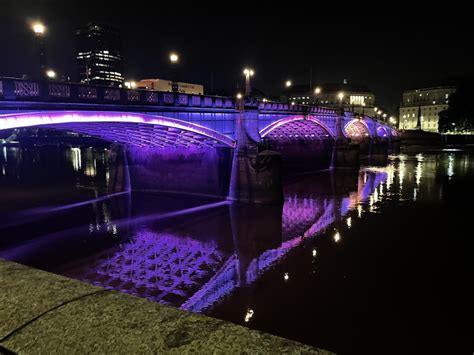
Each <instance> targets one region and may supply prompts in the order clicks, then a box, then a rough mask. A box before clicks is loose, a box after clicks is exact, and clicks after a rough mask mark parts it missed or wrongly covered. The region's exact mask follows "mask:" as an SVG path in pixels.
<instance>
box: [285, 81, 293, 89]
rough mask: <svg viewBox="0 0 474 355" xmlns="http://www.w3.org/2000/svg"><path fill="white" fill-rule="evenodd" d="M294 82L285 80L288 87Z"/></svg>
mask: <svg viewBox="0 0 474 355" xmlns="http://www.w3.org/2000/svg"><path fill="white" fill-rule="evenodd" d="M292 84H293V83H292V82H291V80H287V81H286V82H285V86H286V87H287V88H289V87H290V86H291V85H292Z"/></svg>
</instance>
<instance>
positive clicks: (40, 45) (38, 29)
mask: <svg viewBox="0 0 474 355" xmlns="http://www.w3.org/2000/svg"><path fill="white" fill-rule="evenodd" d="M31 29H32V30H33V32H34V34H35V37H36V46H37V51H38V54H39V72H37V75H38V77H39V78H44V75H45V74H47V73H46V47H45V44H44V33H45V32H46V27H45V26H44V25H43V24H42V23H41V22H35V23H33V24H32V26H31Z"/></svg>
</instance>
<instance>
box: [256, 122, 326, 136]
mask: <svg viewBox="0 0 474 355" xmlns="http://www.w3.org/2000/svg"><path fill="white" fill-rule="evenodd" d="M298 122H303V123H305V122H311V123H313V124H315V125H317V126H318V127H319V128H320V129H321V130H322V131H323V132H324V136H325V138H330V139H334V135H333V134H332V133H331V129H330V128H329V127H328V126H327V125H326V124H325V123H323V122H321V120H319V119H318V118H317V117H315V116H306V117H305V116H290V117H285V118H282V119H280V120H278V121H275V122H273V123H271V124H269V125H268V126H267V127H265V128H263V129H262V130H261V131H260V136H261V137H262V138H265V137H266V136H267V135H268V134H270V133H271V132H273V131H275V130H277V129H278V128H280V127H284V126H286V125H291V124H293V123H298Z"/></svg>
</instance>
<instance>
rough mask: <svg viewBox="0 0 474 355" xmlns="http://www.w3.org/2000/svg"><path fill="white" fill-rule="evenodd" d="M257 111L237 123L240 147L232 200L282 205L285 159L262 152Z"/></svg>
mask: <svg viewBox="0 0 474 355" xmlns="http://www.w3.org/2000/svg"><path fill="white" fill-rule="evenodd" d="M254 121H255V113H254V112H253V111H249V112H248V113H247V112H245V113H244V112H241V113H240V114H239V115H238V116H237V117H236V120H235V134H236V138H237V146H236V148H235V150H234V159H233V161H232V172H231V174H232V175H231V178H230V187H229V196H228V200H230V201H238V202H243V203H251V204H252V203H282V202H283V185H282V179H281V176H282V168H281V167H282V155H281V154H280V153H278V152H275V151H272V150H264V151H261V152H259V147H258V142H257V141H256V139H257V138H255V137H257V136H258V137H260V135H259V133H258V126H257V125H256V124H251V125H249V122H250V123H252V122H254Z"/></svg>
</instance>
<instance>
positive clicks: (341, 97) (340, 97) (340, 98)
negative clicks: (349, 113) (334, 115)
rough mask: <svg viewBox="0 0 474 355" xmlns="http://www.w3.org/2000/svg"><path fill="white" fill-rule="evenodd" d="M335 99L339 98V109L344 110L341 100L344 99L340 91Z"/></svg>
mask: <svg viewBox="0 0 474 355" xmlns="http://www.w3.org/2000/svg"><path fill="white" fill-rule="evenodd" d="M337 97H338V98H339V101H340V104H341V109H344V105H343V102H342V100H343V99H344V93H343V92H342V91H341V92H340V93H339V94H337Z"/></svg>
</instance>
